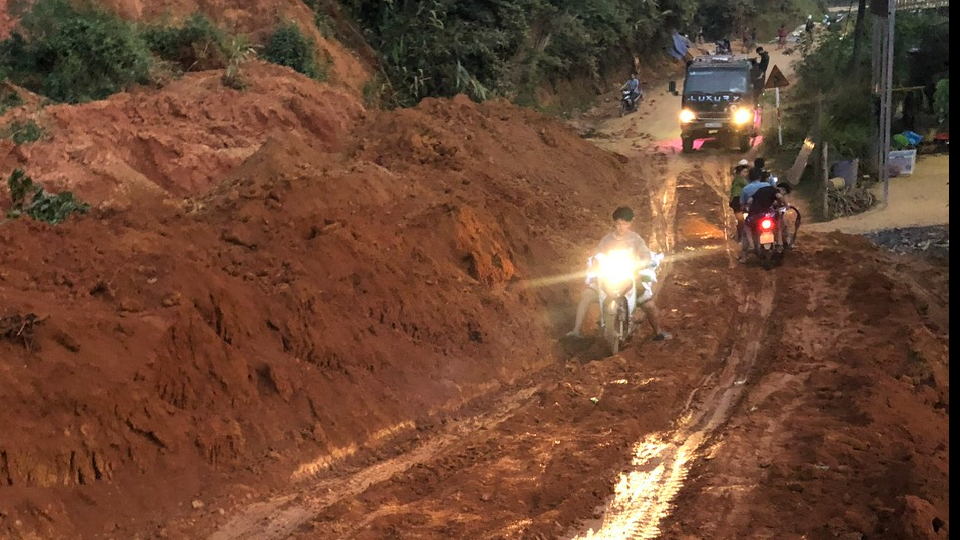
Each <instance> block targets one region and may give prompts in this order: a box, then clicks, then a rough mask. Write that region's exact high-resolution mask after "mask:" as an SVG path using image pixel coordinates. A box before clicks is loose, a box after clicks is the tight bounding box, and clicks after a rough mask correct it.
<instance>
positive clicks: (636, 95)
mask: <svg viewBox="0 0 960 540" xmlns="http://www.w3.org/2000/svg"><path fill="white" fill-rule="evenodd" d="M624 90H629V91H630V101H631V103H632V106H633V108H634V109H636V108H637V100H638V99H640V96H642V95H643V90H642V89H641V88H640V79H638V78H637V74H636V73H631V74H630V79H628V80H627V82H625V83H623V86H621V87H620V91H621V92H623V91H624Z"/></svg>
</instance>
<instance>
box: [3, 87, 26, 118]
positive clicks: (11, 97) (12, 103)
mask: <svg viewBox="0 0 960 540" xmlns="http://www.w3.org/2000/svg"><path fill="white" fill-rule="evenodd" d="M20 105H23V98H22V97H20V94H19V93H18V92H17V91H16V90H7V91H5V92H3V93H2V94H0V114H3V113H5V112H7V110H9V109H12V108H14V107H19V106H20Z"/></svg>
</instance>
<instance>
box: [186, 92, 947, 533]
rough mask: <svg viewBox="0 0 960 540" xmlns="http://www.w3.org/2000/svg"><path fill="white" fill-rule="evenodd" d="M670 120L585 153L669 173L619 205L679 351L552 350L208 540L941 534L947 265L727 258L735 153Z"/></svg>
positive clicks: (822, 243)
mask: <svg viewBox="0 0 960 540" xmlns="http://www.w3.org/2000/svg"><path fill="white" fill-rule="evenodd" d="M650 94H652V96H651V97H652V98H653V99H651V98H650V97H648V102H651V103H653V102H656V101H658V100H663V102H667V100H668V99H669V97H668V96H666V95H665V93H664V92H662V89H661V91H660V92H659V94H658V92H657V90H656V89H655V90H654V91H652V92H648V96H649V95H650ZM651 116H653V118H651ZM675 117H676V115H675V111H672V110H671V109H670V107H667V106H663V107H662V108H661V109H659V110H658V112H656V113H654V112H651V110H650V109H647V110H646V111H643V112H641V113H640V114H638V115H634V116H628V117H626V118H621V119H613V120H610V121H609V122H607V123H606V124H605V125H604V126H603V129H601V130H600V134H601V135H600V138H599V139H598V140H597V141H596V143H597V144H598V145H599V146H600V147H601V148H605V149H607V150H611V151H614V152H617V153H620V154H621V155H625V156H627V157H628V158H631V159H634V158H636V156H637V155H640V154H646V155H648V156H649V155H651V154H652V155H655V156H656V161H655V162H656V163H657V166H656V167H654V168H653V170H646V171H642V173H643V174H644V175H647V176H648V177H649V176H653V177H655V178H657V179H658V180H659V181H650V182H648V184H647V189H646V190H644V189H643V188H642V187H641V186H638V188H639V189H640V191H639V192H634V191H632V190H630V189H628V190H627V191H625V192H624V193H623V194H622V197H621V198H617V197H616V196H614V195H613V194H611V207H612V206H613V205H615V204H618V203H620V202H627V203H630V204H633V205H635V206H643V205H648V204H649V205H650V208H649V211H650V214H649V215H650V217H651V221H650V222H649V223H644V224H643V225H642V228H643V230H644V231H645V232H644V234H646V235H648V236H649V237H650V238H651V242H652V243H653V244H654V245H656V246H657V248H658V249H661V250H665V251H666V252H668V253H669V257H668V259H667V260H668V264H667V266H666V272H665V274H664V276H663V280H662V288H661V289H660V291H659V295H660V296H659V298H660V301H659V303H660V305H661V307H662V309H663V310H664V311H665V313H666V319H667V321H668V325H669V327H670V330H672V331H673V332H674V333H675V335H676V339H674V340H673V341H670V342H666V343H654V342H651V341H650V340H649V335H648V334H647V333H646V332H644V331H645V330H646V328H644V329H642V330H641V332H640V333H639V335H637V336H636V337H635V339H634V340H633V342H632V343H631V344H630V346H628V347H627V349H626V350H625V351H624V352H623V353H622V354H620V355H618V356H614V357H604V356H603V355H602V354H601V353H600V352H599V348H598V347H597V346H596V344H593V343H590V342H586V343H574V342H569V341H566V338H561V343H562V345H563V347H564V353H565V355H566V358H565V359H564V361H562V362H558V363H557V364H556V365H553V366H550V367H548V368H547V369H545V370H543V371H542V372H539V373H537V374H535V375H534V376H532V377H531V378H529V379H527V380H523V381H519V382H518V383H517V384H516V385H515V386H513V387H511V388H508V389H505V390H504V391H502V392H500V393H498V394H497V395H495V396H489V397H487V398H485V399H482V400H479V401H477V402H474V403H470V404H469V405H468V406H466V407H465V408H463V409H462V410H460V411H458V412H457V413H456V414H454V415H451V416H449V417H443V418H441V419H439V421H434V422H433V424H432V425H425V426H421V425H417V433H416V435H414V436H407V437H401V438H399V439H398V440H394V441H390V442H389V443H387V444H385V445H384V446H383V447H381V448H378V449H377V450H375V451H372V455H370V456H366V457H364V458H363V459H353V460H348V461H347V462H345V463H343V464H342V465H340V466H338V467H337V468H336V470H335V471H327V472H324V473H322V474H317V475H315V476H313V477H311V478H306V479H300V480H298V481H295V482H291V485H290V486H288V487H286V488H284V489H281V490H279V491H278V492H276V493H275V494H273V495H271V496H269V497H267V498H264V499H263V500H260V501H257V502H255V503H252V504H249V505H240V506H239V507H237V508H236V509H235V510H233V511H231V512H230V513H228V514H227V515H225V516H222V517H216V516H215V517H214V519H211V520H208V523H207V528H205V529H202V530H203V531H204V535H205V537H206V538H209V539H210V540H254V539H256V540H281V539H291V540H293V539H296V540H308V539H328V538H343V539H348V538H350V539H364V540H367V539H369V540H374V539H388V538H398V539H400V538H402V539H425V540H426V539H439V538H464V539H467V538H471V539H491V540H492V539H501V538H504V539H505V538H525V539H527V538H528V539H538V538H563V539H568V538H578V539H581V538H582V539H588V538H590V539H593V538H603V539H611V540H614V539H627V538H630V539H653V538H672V539H678V540H679V539H685V540H686V539H693V538H758V539H759V538H764V539H766V538H771V539H773V538H778V539H782V538H796V539H800V538H808V539H812V538H824V539H826V538H849V539H852V538H858V539H859V538H891V539H892V538H941V537H946V536H945V535H946V534H948V533H946V532H945V531H948V528H949V527H948V524H947V522H946V519H947V508H948V504H949V491H948V489H947V480H948V478H949V468H948V461H947V455H948V451H949V439H948V431H947V422H948V413H947V411H948V410H949V407H948V406H949V379H948V372H947V352H948V345H949V341H948V338H947V334H946V331H947V326H948V323H949V312H948V308H947V304H948V297H946V296H944V295H945V293H946V288H945V286H946V285H947V283H948V274H947V272H948V269H947V268H944V267H941V266H937V263H933V264H931V263H928V262H926V261H917V260H911V259H906V258H897V257H895V256H893V255H892V254H888V253H882V252H880V251H878V250H877V249H875V248H873V247H872V246H871V245H869V244H868V243H867V242H866V241H864V240H862V239H859V238H856V237H848V236H843V235H838V234H834V235H826V236H803V237H801V240H800V242H799V243H798V248H797V250H796V251H794V252H791V253H789V254H788V257H787V259H786V262H785V264H784V265H783V266H782V267H780V268H777V269H776V270H775V271H772V272H765V271H763V270H761V269H759V268H758V267H755V266H754V265H750V266H748V267H742V266H739V265H738V264H737V263H736V262H735V260H734V257H735V249H736V246H735V245H734V244H733V243H732V242H730V241H728V240H727V238H729V236H730V234H731V230H730V228H729V224H730V223H731V216H730V215H729V210H728V209H727V208H726V205H725V203H726V196H725V194H726V192H727V184H726V181H727V176H726V174H725V171H726V170H728V168H729V167H730V165H731V163H732V162H733V161H734V160H735V159H738V158H739V157H740V156H738V155H735V154H733V153H731V152H728V151H724V150H720V149H716V148H711V146H710V145H709V144H708V145H707V146H706V147H705V148H703V149H701V150H700V151H698V152H697V153H696V154H695V155H691V156H681V155H679V154H678V153H677V152H676V151H675V150H676V148H678V146H679V144H678V141H677V140H674V139H676V137H670V136H669V135H670V134H669V132H668V131H666V130H667V129H669V125H670V124H669V121H666V120H665V119H667V118H675ZM660 126H665V128H664V129H663V130H659V131H658V128H659V127H660ZM645 128H646V129H645ZM904 273H906V274H909V275H912V276H915V277H917V278H918V280H917V281H914V280H910V281H905V280H902V279H899V278H898V275H899V274H904ZM570 287H571V288H573V289H575V288H576V284H575V283H572V284H570ZM569 309H572V306H570V307H569ZM564 330H565V327H564V326H558V327H557V328H556V332H557V335H558V336H561V335H563V331H564ZM478 361H482V359H478Z"/></svg>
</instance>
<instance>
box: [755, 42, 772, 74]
mask: <svg viewBox="0 0 960 540" xmlns="http://www.w3.org/2000/svg"><path fill="white" fill-rule="evenodd" d="M757 55H759V57H760V58H758V59H757V68H758V69H759V70H760V73H762V74H763V75H766V74H767V67H769V66H770V53H768V52H767V51H765V50H763V47H757Z"/></svg>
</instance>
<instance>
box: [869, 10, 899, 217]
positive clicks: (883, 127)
mask: <svg viewBox="0 0 960 540" xmlns="http://www.w3.org/2000/svg"><path fill="white" fill-rule="evenodd" d="M870 11H871V12H872V13H873V15H874V24H873V81H872V83H873V93H874V95H875V96H876V97H877V98H878V99H876V100H875V103H877V104H878V110H877V118H876V120H877V122H876V125H875V127H876V130H877V131H876V135H877V137H876V139H875V141H876V145H877V146H876V162H877V174H878V175H879V179H880V181H882V182H883V207H884V208H886V206H887V204H888V203H889V198H890V171H889V170H888V163H889V160H890V121H891V119H892V118H891V117H892V116H893V99H892V98H893V43H894V41H893V27H894V23H895V20H896V13H897V4H896V0H872V2H871V5H870Z"/></svg>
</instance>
